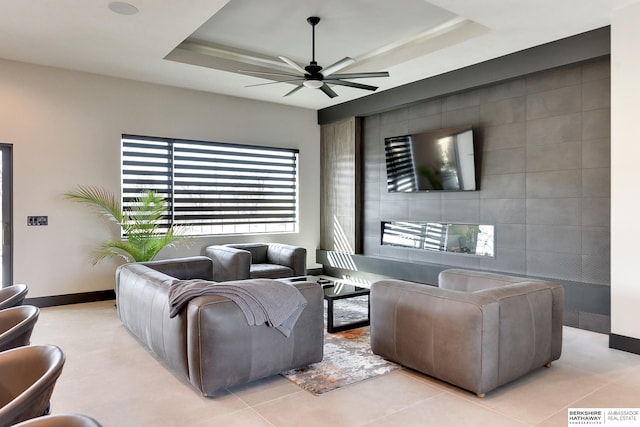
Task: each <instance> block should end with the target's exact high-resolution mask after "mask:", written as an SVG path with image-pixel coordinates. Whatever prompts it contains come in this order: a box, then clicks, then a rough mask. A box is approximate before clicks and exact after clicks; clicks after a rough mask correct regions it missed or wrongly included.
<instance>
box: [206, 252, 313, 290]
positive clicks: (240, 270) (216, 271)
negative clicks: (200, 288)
mask: <svg viewBox="0 0 640 427" xmlns="http://www.w3.org/2000/svg"><path fill="white" fill-rule="evenodd" d="M205 255H206V256H207V257H209V258H211V260H212V261H213V264H214V266H213V280H215V281H217V282H224V281H229V280H243V279H250V278H251V279H255V278H267V279H279V278H283V277H295V276H304V275H305V274H307V250H306V249H305V248H302V247H299V246H292V245H284V244H280V243H236V244H228V245H213V246H208V247H207V248H206V249H205Z"/></svg>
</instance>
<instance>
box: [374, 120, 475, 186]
mask: <svg viewBox="0 0 640 427" xmlns="http://www.w3.org/2000/svg"><path fill="white" fill-rule="evenodd" d="M384 147H385V158H386V165H387V190H388V191H389V192H413V191H475V190H476V168H475V156H474V143H473V128H471V127H470V126H464V127H458V128H449V129H438V130H434V131H430V132H422V133H416V134H411V135H403V136H394V137H389V138H385V140H384Z"/></svg>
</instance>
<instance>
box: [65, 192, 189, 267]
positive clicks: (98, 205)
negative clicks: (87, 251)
mask: <svg viewBox="0 0 640 427" xmlns="http://www.w3.org/2000/svg"><path fill="white" fill-rule="evenodd" d="M65 196H66V197H67V198H68V199H70V200H72V201H75V202H79V203H83V204H86V205H89V206H90V207H92V208H93V209H95V210H96V211H98V212H99V213H100V214H102V215H104V216H106V217H108V218H109V219H111V220H112V221H114V222H116V223H118V225H119V226H120V228H121V230H122V233H123V235H124V236H125V237H126V239H125V240H123V239H118V240H112V241H107V242H104V243H103V244H102V246H101V247H100V249H99V250H98V251H96V254H95V257H94V259H93V263H94V264H96V263H98V262H100V261H101V260H103V259H104V258H108V257H114V256H115V257H121V258H123V259H124V260H125V261H126V262H134V261H135V262H142V261H151V260H153V259H154V258H155V257H156V255H158V253H159V252H160V251H161V250H162V249H164V248H165V247H167V246H170V245H173V244H174V243H175V242H177V241H178V240H182V239H184V236H180V235H178V234H176V232H175V229H174V227H173V226H171V227H169V228H168V229H167V230H166V231H163V230H161V228H160V225H161V223H162V220H163V218H164V216H165V215H166V213H167V204H166V201H165V199H164V198H163V197H162V196H159V195H158V194H156V193H155V192H153V191H150V190H147V191H145V193H144V194H142V195H141V196H140V197H139V198H137V199H136V201H135V202H134V203H132V204H131V205H129V206H126V207H124V208H123V207H122V206H121V203H120V200H119V199H118V198H116V196H115V195H113V194H112V193H110V192H109V191H107V190H104V189H102V188H99V187H93V186H79V187H78V188H77V189H76V190H74V191H71V192H69V193H65Z"/></svg>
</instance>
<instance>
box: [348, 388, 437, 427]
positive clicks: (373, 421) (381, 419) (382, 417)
mask: <svg viewBox="0 0 640 427" xmlns="http://www.w3.org/2000/svg"><path fill="white" fill-rule="evenodd" d="M445 393H447V392H446V391H444V390H443V391H441V392H440V393H436V394H434V395H433V396H429V397H425V398H424V399H420V400H416V401H415V402H413V403H411V404H409V405H406V406H404V407H402V408H398V409H395V410H393V411H390V412H388V413H386V414H384V415H382V416H380V417H378V418H374V419H372V420H369V421H367V422H366V424H360V425H359V427H366V426H368V425H371V424H375V423H377V422H380V421H383V420H385V419H386V418H389V417H391V416H394V415H397V414H399V413H401V412H404V411H407V410H409V409H411V408H412V407H414V406H417V405H419V404H422V403H424V402H427V401H429V400H433V399H435V398H436V397H439V396H441V395H443V394H445Z"/></svg>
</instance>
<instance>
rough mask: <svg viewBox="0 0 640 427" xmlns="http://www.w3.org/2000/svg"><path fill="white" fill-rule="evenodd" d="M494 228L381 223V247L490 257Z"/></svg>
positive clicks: (427, 223)
mask: <svg viewBox="0 0 640 427" xmlns="http://www.w3.org/2000/svg"><path fill="white" fill-rule="evenodd" d="M494 229H495V227H494V226H493V225H488V224H455V223H442V222H420V221H383V222H382V244H383V245H390V246H401V247H405V248H412V249H425V250H431V251H439V252H450V253H457V254H467V255H475V256H487V257H493V256H494V242H495V239H494Z"/></svg>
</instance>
